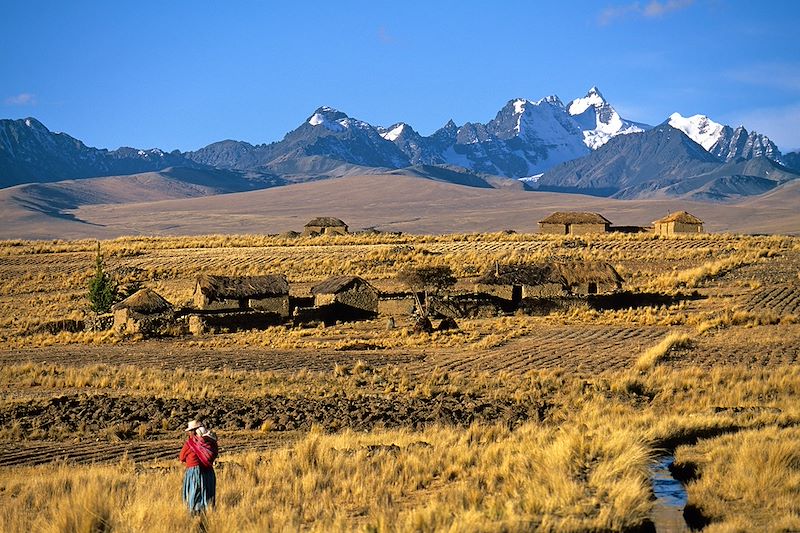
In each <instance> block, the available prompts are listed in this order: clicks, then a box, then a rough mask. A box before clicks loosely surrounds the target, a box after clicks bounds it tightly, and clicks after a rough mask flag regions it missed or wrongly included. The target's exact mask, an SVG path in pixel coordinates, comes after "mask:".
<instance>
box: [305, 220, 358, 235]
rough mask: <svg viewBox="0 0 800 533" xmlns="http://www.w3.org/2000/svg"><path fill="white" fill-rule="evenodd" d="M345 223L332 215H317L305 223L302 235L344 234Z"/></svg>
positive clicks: (345, 230) (345, 229)
mask: <svg viewBox="0 0 800 533" xmlns="http://www.w3.org/2000/svg"><path fill="white" fill-rule="evenodd" d="M346 234H347V224H345V223H344V222H342V221H341V220H339V219H338V218H333V217H317V218H315V219H313V220H310V221H309V222H308V224H306V225H305V229H304V230H303V236H304V237H308V236H313V235H346Z"/></svg>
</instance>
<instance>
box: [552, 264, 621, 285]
mask: <svg viewBox="0 0 800 533" xmlns="http://www.w3.org/2000/svg"><path fill="white" fill-rule="evenodd" d="M554 266H555V267H556V268H557V269H558V270H559V272H560V273H561V275H562V276H564V278H565V279H566V280H567V283H568V284H569V285H577V284H580V283H606V284H618V283H622V282H623V281H624V280H623V279H622V276H620V275H619V272H617V269H616V268H614V267H613V266H611V265H610V264H608V263H603V262H602V261H591V262H590V261H584V262H569V263H555V265H554Z"/></svg>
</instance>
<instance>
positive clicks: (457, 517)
mask: <svg viewBox="0 0 800 533" xmlns="http://www.w3.org/2000/svg"><path fill="white" fill-rule="evenodd" d="M369 445H377V446H378V448H377V449H376V450H374V451H373V450H370V449H369V448H368V446H369ZM395 446H396V448H395ZM381 447H382V448H381ZM649 461H650V456H649V452H648V450H647V448H646V447H645V446H644V445H643V444H642V443H641V442H640V439H638V438H637V436H636V435H634V434H631V433H624V432H623V433H620V432H615V433H614V434H607V433H605V434H601V433H593V434H586V433H584V432H582V431H581V430H580V429H579V428H565V429H560V430H559V429H553V428H542V427H538V426H535V425H526V426H524V427H521V428H519V429H518V430H516V431H513V432H511V431H509V430H508V429H505V428H503V427H498V426H473V427H470V428H468V429H467V430H465V431H460V430H453V429H448V428H431V429H428V430H425V431H423V432H409V431H403V430H400V431H378V432H373V433H370V434H368V435H364V434H356V433H351V432H344V433H341V434H338V435H332V436H329V435H323V434H319V433H315V432H312V433H310V434H309V435H308V436H307V437H306V438H304V439H303V440H301V441H300V442H299V443H297V444H296V445H295V446H293V447H291V448H286V449H279V450H277V451H274V452H271V453H268V454H266V455H259V454H248V455H240V456H233V457H225V458H224V460H223V462H222V468H220V469H219V470H218V486H219V494H218V505H217V507H216V509H215V510H214V511H213V512H211V513H210V514H209V516H208V520H207V528H208V530H209V531H287V530H298V529H307V530H310V531H331V530H337V531H350V530H365V529H366V530H370V529H371V530H377V531H409V530H415V531H440V530H443V529H448V530H452V531H467V530H469V531H475V530H484V531H504V530H506V531H507V530H518V529H538V530H543V531H585V530H587V529H613V530H619V529H621V528H624V527H630V526H635V525H637V524H640V523H641V522H643V521H644V520H645V519H646V517H647V514H648V512H649V508H650V502H649V488H648V484H647V468H648V465H649ZM180 476H181V471H180V469H179V468H178V467H171V468H168V469H166V470H163V469H154V470H148V469H145V470H144V471H137V470H136V469H135V468H134V465H133V464H131V463H128V462H125V461H123V462H121V463H120V464H118V465H113V466H93V467H83V468H80V469H78V470H77V471H76V469H74V468H70V467H67V466H48V467H40V468H20V469H7V470H6V475H5V476H4V477H3V480H2V482H0V483H2V488H3V491H2V493H1V494H2V495H1V496H0V510H2V512H0V528H1V529H2V530H3V531H8V532H16V531H24V530H31V529H32V530H36V531H96V530H114V531H147V530H152V528H153V527H154V525H155V524H158V527H159V528H161V529H162V530H163V531H180V530H185V528H186V527H187V526H188V525H189V524H190V523H191V520H190V519H189V518H188V517H187V515H186V513H185V511H184V510H183V508H182V504H181V502H180V501H179V496H178V494H179V491H178V488H179V487H180V483H181V479H180Z"/></svg>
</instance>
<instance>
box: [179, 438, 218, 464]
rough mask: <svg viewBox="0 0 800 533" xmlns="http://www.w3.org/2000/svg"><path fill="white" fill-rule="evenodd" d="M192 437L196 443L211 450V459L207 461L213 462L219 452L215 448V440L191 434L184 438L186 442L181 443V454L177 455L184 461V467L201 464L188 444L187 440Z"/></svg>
mask: <svg viewBox="0 0 800 533" xmlns="http://www.w3.org/2000/svg"><path fill="white" fill-rule="evenodd" d="M192 439H193V440H194V441H195V443H196V444H199V445H201V446H204V447H206V448H208V449H209V450H210V451H211V459H210V460H209V463H213V462H214V461H215V460H216V458H217V455H218V454H219V449H218V448H217V441H215V440H214V439H210V438H207V437H197V436H195V435H192V436H191V437H189V438H188V439H186V442H185V443H184V444H183V448H181V454H180V456H179V459H180V460H181V462H182V463H186V468H191V467H193V466H202V465H201V462H200V459H198V457H197V454H196V453H195V451H194V450H193V449H192V448H191V446H190V445H189V441H190V440H192Z"/></svg>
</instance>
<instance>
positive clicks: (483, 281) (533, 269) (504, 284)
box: [475, 264, 568, 304]
mask: <svg viewBox="0 0 800 533" xmlns="http://www.w3.org/2000/svg"><path fill="white" fill-rule="evenodd" d="M567 287H568V283H567V280H566V279H565V278H564V276H563V275H562V274H561V271H560V269H559V268H557V267H555V266H554V265H552V264H516V265H495V266H494V267H493V268H491V269H489V270H488V271H487V272H486V273H485V274H484V275H483V276H481V277H480V278H479V279H478V281H477V282H476V284H475V292H476V293H481V294H489V295H492V296H495V297H497V298H502V299H504V300H508V301H511V302H513V303H515V304H517V303H519V302H520V301H521V300H522V299H524V298H550V297H556V296H563V295H565V294H566V290H567Z"/></svg>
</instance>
